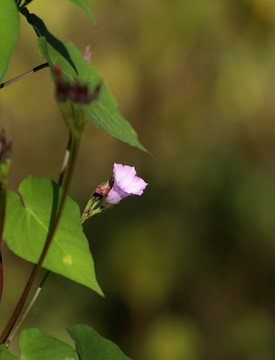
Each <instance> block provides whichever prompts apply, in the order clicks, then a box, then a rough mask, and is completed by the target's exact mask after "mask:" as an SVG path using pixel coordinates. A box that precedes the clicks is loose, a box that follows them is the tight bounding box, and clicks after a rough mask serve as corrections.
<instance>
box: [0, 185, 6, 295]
mask: <svg viewBox="0 0 275 360" xmlns="http://www.w3.org/2000/svg"><path fill="white" fill-rule="evenodd" d="M0 192H1V214H0V302H1V298H2V292H3V261H2V250H1V245H2V240H3V232H4V222H5V215H6V202H7V190H6V188H3V187H2V189H1V190H0Z"/></svg>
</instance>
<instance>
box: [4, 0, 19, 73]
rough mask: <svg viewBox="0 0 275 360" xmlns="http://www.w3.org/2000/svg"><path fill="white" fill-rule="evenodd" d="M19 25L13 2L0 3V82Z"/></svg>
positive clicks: (9, 0) (7, 0)
mask: <svg viewBox="0 0 275 360" xmlns="http://www.w3.org/2000/svg"><path fill="white" fill-rule="evenodd" d="M18 25H19V16H18V10H17V7H16V4H15V1H11V0H1V1H0V54H1V56H0V80H1V79H2V78H3V77H4V75H5V73H6V71H7V68H8V65H9V61H10V57H11V55H12V52H13V48H14V46H15V43H16V39H17V33H18Z"/></svg>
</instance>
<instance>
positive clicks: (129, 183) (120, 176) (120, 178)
mask: <svg viewBox="0 0 275 360" xmlns="http://www.w3.org/2000/svg"><path fill="white" fill-rule="evenodd" d="M113 174H114V184H113V187H112V189H111V190H110V191H109V193H108V195H107V198H106V200H107V202H108V203H109V204H117V203H118V202H120V200H122V199H124V198H125V197H127V196H129V195H141V194H142V193H143V190H144V189H145V188H146V186H147V185H148V184H147V183H146V182H145V181H144V180H143V179H142V178H140V177H138V176H137V174H136V170H135V168H134V167H133V166H128V165H121V164H114V169H113Z"/></svg>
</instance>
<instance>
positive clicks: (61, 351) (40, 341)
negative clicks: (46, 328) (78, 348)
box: [0, 329, 76, 360]
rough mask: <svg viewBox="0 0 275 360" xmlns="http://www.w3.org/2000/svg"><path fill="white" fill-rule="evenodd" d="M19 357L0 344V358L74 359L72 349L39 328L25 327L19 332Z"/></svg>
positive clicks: (27, 359)
mask: <svg viewBox="0 0 275 360" xmlns="http://www.w3.org/2000/svg"><path fill="white" fill-rule="evenodd" d="M20 350H21V354H20V358H17V357H15V356H14V355H12V354H11V353H10V352H9V351H8V349H7V348H6V346H5V345H1V346H0V360H21V359H22V360H76V354H75V351H74V349H73V348H72V347H71V346H70V345H68V344H66V343H64V342H63V341H60V340H58V339H56V338H54V337H52V336H50V335H47V334H46V333H44V332H43V331H41V330H39V329H25V330H23V331H22V332H21V334H20Z"/></svg>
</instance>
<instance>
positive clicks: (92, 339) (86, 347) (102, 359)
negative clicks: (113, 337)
mask: <svg viewBox="0 0 275 360" xmlns="http://www.w3.org/2000/svg"><path fill="white" fill-rule="evenodd" d="M68 332H69V334H70V335H71V337H72V339H73V341H74V342H75V345H76V351H77V353H78V355H79V358H80V359H81V360H91V359H95V360H131V359H130V358H129V357H128V356H126V355H125V354H124V353H123V352H122V351H121V350H120V348H119V347H118V346H117V345H116V344H114V343H113V342H111V341H110V340H107V339H105V338H104V337H102V336H101V335H99V333H97V332H96V331H95V330H94V329H93V328H92V327H90V326H88V325H74V326H71V327H69V328H68Z"/></svg>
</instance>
